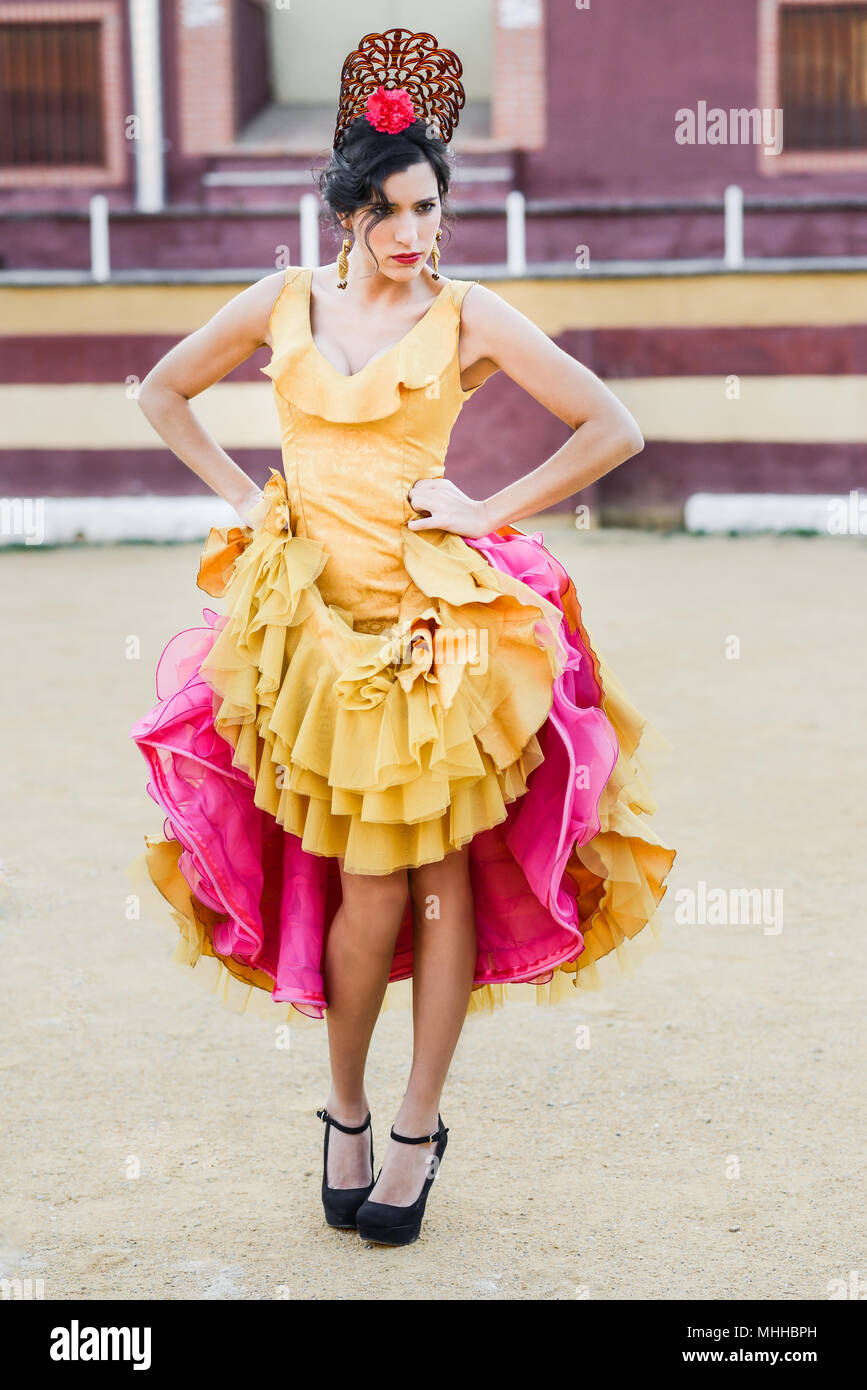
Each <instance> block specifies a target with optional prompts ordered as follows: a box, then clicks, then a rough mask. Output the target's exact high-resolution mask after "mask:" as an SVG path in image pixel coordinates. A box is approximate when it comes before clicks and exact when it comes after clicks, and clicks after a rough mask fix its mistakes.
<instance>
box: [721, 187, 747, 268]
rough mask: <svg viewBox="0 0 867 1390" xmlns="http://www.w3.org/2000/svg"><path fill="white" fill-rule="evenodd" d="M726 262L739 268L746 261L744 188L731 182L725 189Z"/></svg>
mask: <svg viewBox="0 0 867 1390" xmlns="http://www.w3.org/2000/svg"><path fill="white" fill-rule="evenodd" d="M725 238H726V249H725V263H726V265H727V266H729V268H730V269H732V270H739V269H740V268H741V266H742V265H743V263H744V190H743V189H742V188H739V187H738V185H737V184H736V183H730V184H729V185H728V187H727V189H726V191H725Z"/></svg>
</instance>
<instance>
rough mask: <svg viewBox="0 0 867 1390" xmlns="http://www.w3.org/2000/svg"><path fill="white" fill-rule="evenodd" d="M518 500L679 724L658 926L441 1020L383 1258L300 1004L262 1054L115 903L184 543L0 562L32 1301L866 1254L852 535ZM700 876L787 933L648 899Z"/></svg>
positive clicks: (141, 808) (752, 1265)
mask: <svg viewBox="0 0 867 1390" xmlns="http://www.w3.org/2000/svg"><path fill="white" fill-rule="evenodd" d="M539 527H541V529H543V530H544V533H545V540H546V543H547V544H548V545H549V547H550V548H551V549H552V550H553V551H554V552H555V553H556V554H558V555H559V556H560V558H561V559H562V560H563V561H564V563H566V564H567V566H568V567H569V569H570V572H571V573H572V574H573V576H574V578H575V581H576V585H577V588H578V593H579V597H580V598H581V600H582V603H583V605H584V612H585V617H586V619H587V622H588V625H589V627H590V631H591V633H592V635H593V638H594V640H595V642H596V644H597V645H598V646H599V647H600V648H601V650H602V651H603V653H604V654H605V655H606V657H607V658H608V660H609V661H610V663H611V665H612V666H613V668H614V670H615V671H616V672H617V673H618V675H619V676H620V678H621V679H622V680H623V682H624V683H625V685H626V687H627V689H628V690H629V692H630V694H631V696H632V698H633V699H634V700H635V702H636V703H637V704H638V706H639V708H641V709H642V710H643V711H644V713H645V714H646V715H647V716H648V717H649V718H651V719H652V721H653V722H654V723H655V724H656V725H657V726H658V727H659V728H660V729H661V730H662V732H664V733H665V734H666V735H667V736H668V737H669V739H670V740H671V741H672V743H673V745H674V748H673V752H672V754H671V755H670V756H669V759H668V761H667V762H666V763H665V764H664V765H663V767H662V768H661V770H660V772H659V774H658V776H657V780H656V784H655V786H656V791H657V794H658V797H659V801H660V813H659V815H658V817H657V822H656V823H657V825H658V828H659V830H660V833H662V834H663V835H664V836H665V837H666V838H667V839H668V840H669V841H670V842H671V843H672V844H674V845H675V846H676V847H677V848H678V849H679V858H678V861H677V863H676V866H675V870H674V872H673V874H672V877H671V880H670V885H671V886H670V890H669V894H668V896H667V898H666V899H665V902H664V904H663V907H662V909H661V913H660V926H661V929H662V933H663V946H662V949H661V950H659V951H658V952H656V953H655V954H654V955H652V956H651V957H649V959H648V960H646V961H645V962H644V963H643V964H642V965H641V967H640V969H639V970H638V971H637V972H636V974H635V975H633V976H631V977H629V976H626V975H622V974H619V973H617V972H616V971H615V973H614V977H613V978H611V977H610V982H609V983H608V984H607V985H606V988H605V989H604V991H603V992H602V993H599V994H589V993H588V992H586V991H576V992H575V998H574V1001H572V1000H571V999H570V1000H569V1002H568V1003H566V1004H563V1005H560V1006H558V1007H557V1008H555V1009H544V1008H536V1007H535V1006H534V1005H533V1004H532V1003H529V1004H523V1003H522V1004H517V1003H510V1004H509V1005H508V1007H507V1009H506V1011H505V1012H500V1013H498V1014H497V1015H495V1016H493V1017H490V1016H481V1017H478V1018H471V1019H470V1020H469V1021H468V1023H467V1026H466V1027H465V1030H464V1033H463V1035H462V1038H461V1041H460V1044H459V1048H458V1052H457V1054H456V1057H455V1061H454V1065H453V1069H452V1073H451V1076H450V1078H449V1082H448V1085H447V1089H446V1092H445V1095H444V1098H443V1104H442V1111H443V1115H444V1117H445V1121H446V1123H447V1124H448V1125H449V1126H450V1135H449V1149H448V1154H447V1156H446V1159H445V1162H444V1164H443V1168H442V1173H441V1176H440V1178H439V1179H438V1181H437V1183H436V1185H435V1188H434V1191H433V1193H432V1194H431V1198H430V1201H429V1204H428V1215H427V1218H426V1221H425V1225H424V1228H423V1233H422V1237H421V1239H420V1240H419V1242H418V1243H417V1244H415V1245H414V1246H411V1247H409V1248H408V1249H406V1250H403V1251H400V1250H398V1251H389V1250H384V1249H382V1248H375V1247H367V1246H365V1245H364V1244H363V1243H362V1242H361V1241H360V1240H359V1239H358V1237H357V1236H356V1235H354V1234H351V1233H346V1234H344V1233H340V1232H334V1231H331V1230H329V1229H327V1228H326V1227H325V1225H324V1222H323V1218H322V1212H321V1207H320V1203H319V1183H320V1177H321V1150H322V1126H321V1124H320V1122H319V1121H318V1120H317V1119H316V1117H315V1114H314V1111H315V1108H316V1106H317V1105H320V1104H322V1103H323V1101H324V1099H325V1096H326V1091H327V1082H328V1070H327V1051H326V1034H325V1026H324V1024H323V1025H321V1027H307V1028H303V1029H298V1030H297V1031H296V1030H293V1035H292V1040H291V1046H290V1048H289V1049H288V1050H286V1049H281V1048H278V1047H277V1046H276V1045H275V1030H274V1027H273V1025H272V1024H271V1023H270V1022H268V1021H267V1020H264V1019H259V1018H255V1017H251V1016H249V1015H248V1016H239V1015H236V1014H233V1013H231V1012H230V1011H229V1010H228V1009H226V1008H223V1007H222V1006H221V1005H220V1003H219V1002H218V1001H217V1000H216V999H215V998H214V997H213V996H212V995H211V994H209V992H208V991H207V989H206V988H205V987H203V985H202V984H201V983H197V980H196V972H185V971H184V970H182V969H181V968H179V967H178V966H177V965H174V964H172V963H171V962H170V960H169V957H170V955H171V952H172V950H173V949H174V946H175V942H176V939H177V932H176V929H175V927H174V924H173V923H172V922H171V920H170V918H169V917H168V914H166V918H165V924H164V925H162V926H157V925H154V924H153V923H152V922H150V921H148V920H147V919H146V918H142V919H141V920H140V921H132V922H130V921H128V920H127V919H126V916H125V899H126V895H127V893H128V891H129V885H128V883H127V880H126V878H125V874H124V869H125V866H126V865H127V864H128V862H129V861H130V860H131V859H132V858H133V857H134V856H135V855H136V854H137V853H138V852H139V851H140V849H141V848H142V835H143V833H144V832H145V831H149V832H152V833H155V832H158V831H159V829H160V826H161V816H160V813H159V811H158V809H157V808H156V807H155V806H154V804H153V802H151V801H150V799H149V798H148V797H147V795H146V793H145V791H144V775H145V767H144V763H143V761H142V759H141V756H140V754H139V753H138V751H137V750H136V749H135V747H134V746H133V745H132V744H131V743H130V742H129V741H128V738H127V731H128V729H129V727H130V725H131V724H132V723H133V721H134V720H135V719H136V718H138V717H139V715H140V714H142V713H144V711H145V710H146V709H147V708H149V707H150V705H151V704H152V703H153V669H154V664H155V662H156V658H157V656H158V655H159V652H160V651H161V650H162V647H163V645H164V643H165V642H166V640H167V639H168V637H169V636H170V635H171V634H172V633H173V632H175V631H177V630H179V629H180V628H182V627H185V626H188V625H190V624H195V623H197V622H198V621H200V619H201V608H202V606H203V605H206V604H207V605H209V606H213V601H211V600H209V599H208V598H207V596H206V595H203V594H201V593H200V591H199V590H197V589H196V587H195V572H196V568H197V557H198V552H199V547H198V546H179V547H167V548H162V547H153V548H152V547H149V546H128V547H111V548H105V549H76V550H55V551H45V552H41V551H37V550H30V551H18V552H15V553H8V552H7V553H3V554H0V582H2V587H3V594H4V600H5V601H4V616H5V619H6V623H7V636H6V638H5V642H4V655H5V656H6V662H5V668H6V670H5V675H6V679H5V682H4V696H5V698H4V709H3V720H2V731H3V735H4V744H5V751H4V765H5V767H4V770H5V774H6V776H5V783H6V795H5V796H4V798H3V804H2V846H0V860H2V864H3V871H4V881H3V886H2V889H0V904H2V913H3V917H2V953H3V962H4V966H5V971H4V973H5V979H6V988H5V991H4V1010H3V1013H4V1023H3V1028H2V1037H0V1043H2V1046H0V1088H2V1106H3V1114H4V1138H5V1148H6V1155H7V1159H8V1160H10V1161H9V1162H7V1164H6V1171H5V1175H4V1182H3V1192H2V1197H0V1205H2V1226H0V1229H2V1232H3V1235H2V1246H0V1264H2V1269H0V1274H2V1275H5V1276H6V1277H21V1278H28V1277H29V1278H32V1279H42V1280H43V1281H44V1294H45V1297H46V1298H47V1299H65V1298H70V1297H75V1298H85V1299H104V1298H118V1297H120V1298H140V1297H154V1298H158V1299H191V1298H194V1299H200V1298H207V1299H273V1298H308V1299H309V1298H312V1299H325V1298H373V1299H380V1298H381V1299H386V1298H394V1297H400V1298H405V1299H407V1298H408V1299H429V1298H443V1299H466V1298H473V1299H498V1298H503V1299H534V1298H543V1299H549V1298H550V1299H575V1298H584V1297H589V1298H594V1299H606V1300H614V1299H668V1298H675V1297H687V1298H698V1299H717V1298H728V1299H745V1298H760V1299H770V1298H778V1297H783V1298H799V1297H806V1298H813V1299H825V1298H827V1297H828V1296H829V1281H831V1280H834V1279H846V1280H848V1279H849V1277H850V1272H851V1271H852V1270H860V1273H861V1278H862V1280H863V1279H864V1277H865V1274H867V1270H865V1258H864V1246H863V1227H862V1225H861V1217H862V1214H863V1213H862V1203H861V1201H860V1199H859V1198H858V1197H857V1192H858V1190H859V1179H858V1174H859V1171H860V1170H859V1166H858V1163H857V1161H856V1145H857V1143H858V1134H859V1129H860V1128H861V1127H862V1126H863V1113H859V1106H860V1103H861V1100H862V1096H863V1082H862V1084H861V1085H860V1086H859V1081H860V1080H861V1076H860V1072H861V1063H860V1058H861V1055H862V1050H863V1009H861V1008H859V999H860V998H863V987H864V951H863V944H862V937H861V933H862V931H863V926H864V909H863V903H864V892H863V885H862V883H861V880H862V875H863V859H864V854H863V849H864V838H865V837H864V831H865V810H864V800H865V799H864V785H865V774H867V766H865V762H867V742H865V739H864V734H863V713H864V687H865V677H867V669H865V668H867V651H865V644H864V640H863V625H862V624H863V596H864V592H865V589H864V570H865V546H864V544H863V542H859V541H857V540H855V541H852V540H834V539H824V538H823V539H813V540H811V539H799V538H778V539H771V538H749V539H746V538H745V539H741V540H724V539H708V538H691V537H686V536H668V537H664V536H654V535H642V534H635V533H628V532H604V533H595V534H586V533H578V532H575V531H572V530H570V529H569V526H568V519H567V520H566V524H565V525H561V524H558V522H557V520H556V519H553V520H552V518H551V517H550V516H546V517H541V518H537V519H536V520H535V521H534V522H531V523H527V522H525V523H524V524H523V528H524V529H526V530H532V529H537V528H539ZM130 634H135V635H138V636H140V638H141V642H142V655H141V659H139V660H128V659H127V657H126V655H125V642H126V640H127V638H128V637H129V636H130ZM732 636H735V637H737V638H739V640H740V656H739V659H734V660H733V659H728V658H727V656H726V642H727V640H728V639H729V638H730V637H732ZM701 881H704V882H705V883H706V884H707V885H708V888H722V889H724V890H725V891H726V892H728V891H729V890H731V889H737V888H760V889H782V890H783V895H784V925H783V929H782V931H780V932H778V933H774V932H766V931H765V930H764V928H763V926H762V925H761V924H759V923H755V924H744V925H725V924H718V925H709V924H707V923H697V924H694V925H689V924H685V923H684V924H679V923H678V922H677V920H676V917H675V908H676V902H675V894H676V892H677V890H678V889H684V888H690V887H692V888H695V887H696V886H697V885H698V883H699V882H701ZM609 976H610V972H609ZM581 1024H586V1025H589V1040H590V1045H589V1047H587V1048H580V1049H579V1048H577V1047H576V1030H577V1028H578V1025H581ZM409 1030H410V1016H409V1014H408V1013H406V1012H403V1011H397V1010H395V1011H392V1012H389V1013H386V1014H384V1015H383V1016H382V1018H381V1019H380V1022H379V1025H378V1028H377V1032H376V1035H375V1039H374V1045H373V1052H372V1059H371V1065H370V1070H369V1080H368V1089H369V1095H370V1098H371V1103H372V1107H373V1114H374V1134H375V1140H376V1144H377V1161H378V1160H379V1156H380V1153H381V1150H382V1148H383V1147H384V1140H385V1136H386V1135H387V1131H388V1126H389V1124H390V1123H391V1120H392V1118H393V1115H394V1112H395V1110H396V1107H397V1104H398V1102H399V1099H400V1096H401V1094H402V1090H403V1086H404V1083H405V1077H406V1070H407V1064H408V1056H409V1043H410V1032H409ZM136 1173H138V1176H135V1174H136Z"/></svg>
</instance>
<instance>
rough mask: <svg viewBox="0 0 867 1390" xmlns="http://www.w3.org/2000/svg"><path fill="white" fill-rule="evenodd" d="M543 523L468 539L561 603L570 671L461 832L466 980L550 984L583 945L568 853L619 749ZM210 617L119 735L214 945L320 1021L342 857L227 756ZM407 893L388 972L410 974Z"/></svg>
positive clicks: (171, 650) (181, 637) (185, 638)
mask: <svg viewBox="0 0 867 1390" xmlns="http://www.w3.org/2000/svg"><path fill="white" fill-rule="evenodd" d="M541 539H542V538H541V533H536V535H534V536H524V535H522V534H520V533H518V534H511V535H506V536H503V535H501V534H500V533H498V532H492V533H491V534H490V535H488V536H483V537H481V538H480V539H478V540H468V541H467V544H468V545H471V546H473V547H474V548H475V549H477V550H479V551H481V552H482V553H483V554H484V555H485V557H486V558H487V560H488V561H489V563H490V564H492V565H494V566H495V567H496V568H498V569H500V570H502V571H505V572H506V573H508V574H510V575H512V576H513V577H514V578H516V579H519V580H522V581H523V582H524V583H525V584H527V585H529V587H530V588H532V589H533V590H534V591H535V592H536V593H538V594H540V595H541V596H543V597H544V598H546V599H548V600H549V601H550V602H551V603H554V604H556V605H557V606H558V607H559V608H560V609H561V611H563V612H564V621H563V623H562V625H561V629H560V631H561V636H562V637H563V639H564V641H565V642H566V645H567V647H568V653H569V655H568V660H567V663H566V665H565V668H564V669H563V671H562V672H561V674H560V675H559V676H558V677H557V679H556V680H555V682H554V687H553V691H552V705H551V710H550V712H549V715H548V718H547V720H546V722H545V724H544V725H543V726H542V727H541V729H539V730H538V732H537V735H536V736H537V738H538V740H539V743H540V746H541V748H542V751H543V753H544V762H543V763H541V764H540V765H539V766H538V767H537V768H535V769H534V770H533V772H532V773H531V774H530V776H529V779H528V783H527V791H526V793H525V794H524V795H523V796H521V797H519V798H518V799H517V800H516V801H514V802H512V803H511V804H510V805H509V808H508V814H507V817H506V819H505V820H504V821H503V822H501V823H500V824H499V825H497V826H494V827H493V829H491V830H487V831H484V832H482V833H481V834H478V835H476V836H475V837H474V839H473V840H472V841H471V842H470V846H469V853H470V866H471V878H472V885H473V895H474V904H475V922H476V933H477V946H478V952H477V959H476V971H475V978H474V985H483V984H497V983H517V982H519V981H527V982H530V983H536V984H545V983H547V982H548V981H549V980H550V979H551V977H552V974H553V971H554V968H555V967H556V966H558V965H560V964H562V963H564V962H566V961H573V960H576V959H577V958H578V957H579V956H580V955H581V953H582V951H583V949H584V938H583V936H582V933H581V929H580V927H581V924H580V922H579V920H578V905H577V901H576V897H575V892H574V889H573V887H572V885H571V882H570V879H569V877H568V875H566V874H565V872H564V871H565V867H566V863H567V861H568V859H569V856H570V854H571V852H572V850H573V848H574V847H575V846H576V845H578V846H580V845H585V844H586V843H587V842H588V841H589V840H592V839H593V837H594V836H595V835H596V834H598V832H599V829H600V824H599V811H598V807H599V798H600V796H601V795H602V791H603V789H604V787H605V785H606V783H607V781H608V779H609V777H610V776H611V773H612V771H613V769H614V765H615V763H616V761H617V758H618V753H619V748H618V742H617V737H616V735H615V732H614V730H613V728H612V726H611V723H610V721H609V720H608V718H607V716H606V715H605V713H604V712H603V709H602V690H601V687H600V684H599V681H598V678H597V675H596V668H595V662H594V660H593V656H592V653H591V651H590V649H589V647H588V646H587V645H586V642H585V640H584V638H583V635H582V630H581V627H580V624H579V625H577V626H576V630H575V631H574V632H570V631H569V623H568V621H566V617H565V611H564V609H563V603H562V596H563V595H564V594H565V593H566V591H567V588H568V586H569V577H568V574H567V572H566V571H565V570H564V568H563V566H562V565H560V563H559V562H558V561H557V560H555V558H554V557H553V555H551V554H550V553H549V552H548V551H547V550H546V549H545V547H544V545H542V543H541ZM203 617H204V618H205V621H206V623H207V626H206V627H195V628H188V629H186V630H185V631H183V632H180V633H178V634H177V635H176V636H175V637H173V638H172V639H171V640H170V641H169V642H168V643H167V645H166V647H165V650H164V651H163V653H162V655H161V657H160V660H159V663H158V666H157V697H158V703H157V705H156V706H155V707H154V709H152V710H151V711H150V712H149V713H148V714H146V715H145V716H144V717H143V718H142V719H140V720H138V722H137V723H136V724H134V725H133V727H132V729H131V730H130V738H132V739H133V740H134V742H135V743H136V745H137V746H138V747H139V748H140V750H141V752H142V754H143V756H144V758H145V760H146V761H147V764H148V768H149V771H150V780H149V782H148V788H147V790H148V792H149V794H150V796H151V797H152V798H153V800H154V801H155V802H156V803H157V804H158V805H159V806H160V807H161V808H162V809H163V810H164V811H165V813H166V820H165V828H164V835H165V837H166V838H167V839H171V840H177V841H178V842H179V843H180V845H181V846H182V853H181V854H180V857H179V860H178V867H179V869H180V871H181V873H182V874H183V876H184V878H185V880H186V882H187V883H188V885H189V887H190V890H191V892H192V894H193V895H194V897H195V898H197V899H198V900H199V901H200V902H201V903H203V904H205V905H206V906H207V907H209V908H211V909H212V910H213V911H214V912H216V913H218V914H220V916H221V917H222V920H221V921H219V922H218V924H217V925H216V926H215V928H214V930H213V946H214V950H215V951H217V952H218V953H219V954H220V955H221V956H231V957H233V958H234V959H235V960H236V961H238V962H240V963H242V964H244V965H246V966H250V967H255V968H256V969H257V970H260V971H262V972H264V974H266V975H267V976H269V977H270V978H271V979H272V980H273V982H274V988H273V990H272V997H273V999H274V1000H275V1001H278V1002H290V1003H291V1004H292V1005H294V1007H295V1008H296V1009H298V1010H299V1011H300V1012H302V1013H305V1014H308V1015H310V1016H311V1017H314V1018H322V1017H323V1014H324V1011H325V1009H326V1008H327V1000H326V998H325V994H324V986H323V980H322V974H321V969H320V963H321V960H322V955H323V947H324V942H325V940H326V937H327V932H328V926H329V924H330V922H331V921H332V920H333V918H334V914H335V913H336V911H337V909H338V907H339V906H340V902H341V897H342V894H341V884H340V873H339V868H338V864H337V861H336V860H335V859H328V858H325V857H324V856H321V855H315V854H310V853H308V852H307V851H306V850H304V849H302V847H301V841H300V840H299V839H298V838H297V837H296V836H294V835H290V834H288V833H287V832H286V831H285V830H284V829H283V828H282V826H280V825H279V824H278V823H277V822H276V821H275V820H274V819H273V817H271V816H270V815H269V814H268V813H267V812H265V811H263V810H261V809H260V808H259V807H257V806H256V804H255V802H254V799H253V790H254V785H253V782H252V781H251V780H250V778H249V777H247V775H246V774H245V773H244V772H242V771H241V770H240V769H238V768H235V767H233V766H232V757H231V754H232V749H231V747H230V745H229V744H228V743H227V742H226V741H225V740H224V739H223V738H222V737H221V736H220V735H219V734H218V733H217V731H216V729H215V728H214V722H213V702H214V695H213V692H212V690H211V688H210V687H209V686H208V685H207V684H206V683H205V682H204V680H203V679H202V677H201V675H200V674H199V668H200V666H201V663H202V661H203V660H204V657H205V656H206V654H207V653H208V651H209V650H210V648H211V646H212V644H213V642H214V640H215V637H216V635H217V633H218V631H219V628H220V625H221V622H222V621H223V620H222V619H221V617H220V615H219V614H217V613H216V612H214V610H213V609H208V608H206V609H203ZM412 965H413V945H412V915H411V907H410V904H409V901H407V907H406V911H405V914H404V919H403V922H402V924H401V929H400V932H399V935H398V940H397V945H396V948H395V953H394V959H393V961H392V968H391V972H390V975H389V980H390V981H397V980H403V979H406V978H407V977H409V976H410V975H411V974H412Z"/></svg>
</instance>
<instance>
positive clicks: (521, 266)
mask: <svg viewBox="0 0 867 1390" xmlns="http://www.w3.org/2000/svg"><path fill="white" fill-rule="evenodd" d="M526 212H527V203H526V200H525V198H524V195H523V193H520V192H519V191H518V190H517V189H516V188H513V189H512V191H511V193H507V194H506V265H507V267H508V271H509V274H510V275H526V273H527V222H526Z"/></svg>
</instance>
